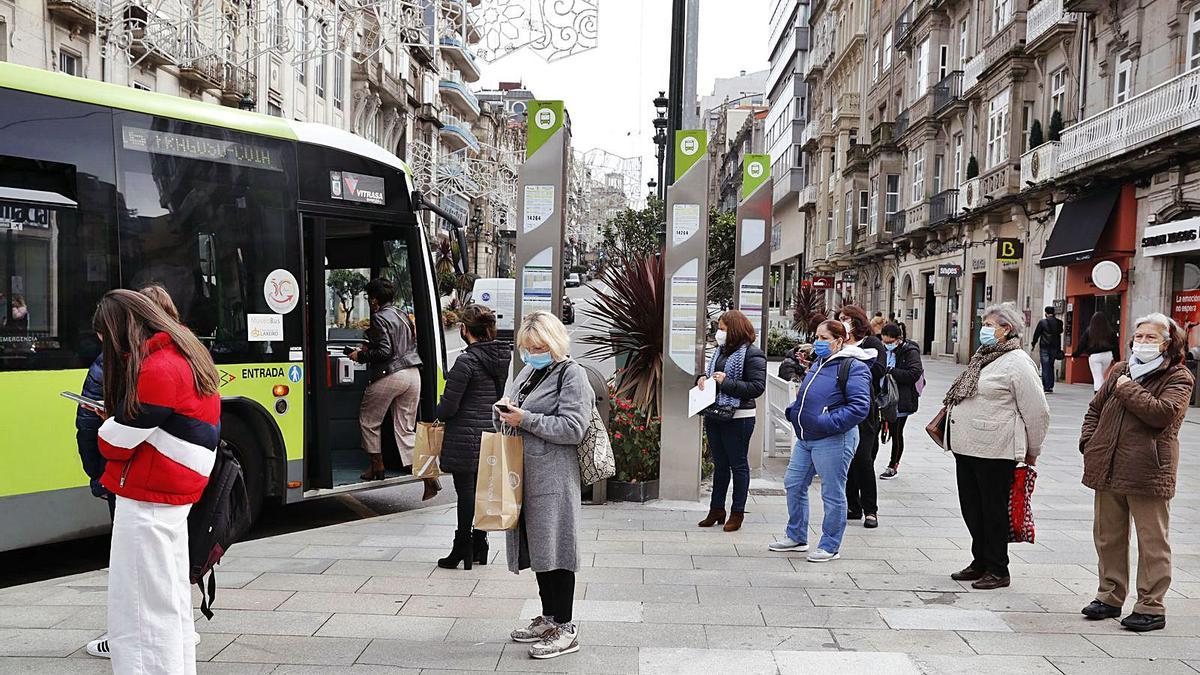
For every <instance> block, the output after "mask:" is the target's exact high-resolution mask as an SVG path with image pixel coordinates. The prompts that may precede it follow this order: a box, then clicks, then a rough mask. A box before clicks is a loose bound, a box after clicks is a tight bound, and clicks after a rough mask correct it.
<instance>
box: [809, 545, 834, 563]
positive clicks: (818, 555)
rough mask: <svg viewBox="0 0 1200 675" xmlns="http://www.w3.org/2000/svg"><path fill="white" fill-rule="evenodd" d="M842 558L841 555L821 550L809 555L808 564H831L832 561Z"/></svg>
mask: <svg viewBox="0 0 1200 675" xmlns="http://www.w3.org/2000/svg"><path fill="white" fill-rule="evenodd" d="M840 557H842V554H841V553H830V552H829V551H826V550H825V549H823V548H819V549H817V550H815V551H813V552H812V553H809V554H808V562H815V563H822V562H829V561H830V560H837V559H838V558H840Z"/></svg>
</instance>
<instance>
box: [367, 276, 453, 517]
mask: <svg viewBox="0 0 1200 675" xmlns="http://www.w3.org/2000/svg"><path fill="white" fill-rule="evenodd" d="M395 299H396V287H395V286H393V285H392V282H390V281H388V280H387V279H374V280H372V281H371V283H369V284H367V303H368V304H369V305H370V306H371V326H370V327H369V328H367V334H366V336H365V337H366V344H365V345H363V346H362V347H361V348H359V349H356V350H354V351H353V352H351V353H350V354H349V358H350V360H351V361H354V362H356V363H365V364H367V389H366V391H364V392H363V397H362V405H361V407H360V408H359V411H358V423H359V426H360V427H361V429H362V443H363V450H366V451H367V457H368V458H370V462H371V463H370V466H368V467H367V470H366V471H364V472H363V473H362V476H360V478H362V479H363V480H383V479H384V477H385V476H384V466H383V441H382V436H381V435H380V427H382V426H383V418H384V417H385V416H386V415H387V413H388V410H389V409H390V410H391V411H392V430H393V432H394V433H395V435H396V448H397V449H398V450H399V451H400V459H401V461H402V462H403V463H404V464H405V466H411V465H412V457H413V445H414V444H415V443H416V439H417V406H418V405H419V404H420V402H421V371H420V365H421V357H420V355H418V354H417V337H416V331H415V330H414V329H413V325H412V322H411V321H410V320H409V318H408V315H407V314H405V313H404V311H402V310H401V309H400V308H399V307H397V306H396V305H395V304H393V302H394V301H395ZM440 489H441V488H440V487H439V486H438V481H437V479H436V478H426V479H425V495H424V496H423V497H421V499H432V498H433V496H434V495H436V494H437V493H438V490H440Z"/></svg>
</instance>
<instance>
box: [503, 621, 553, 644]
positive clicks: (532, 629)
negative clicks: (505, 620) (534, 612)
mask: <svg viewBox="0 0 1200 675" xmlns="http://www.w3.org/2000/svg"><path fill="white" fill-rule="evenodd" d="M554 626H555V623H554V621H553V620H552V619H551V618H550V617H548V616H535V617H533V620H532V621H530V622H529V625H528V626H526V627H525V628H518V629H516V630H514V631H513V632H511V633H509V634H508V636H509V637H510V638H512V641H513V642H538V641H540V640H541V639H542V638H544V637H546V635H548V634H549V633H550V632H551V631H553V630H554Z"/></svg>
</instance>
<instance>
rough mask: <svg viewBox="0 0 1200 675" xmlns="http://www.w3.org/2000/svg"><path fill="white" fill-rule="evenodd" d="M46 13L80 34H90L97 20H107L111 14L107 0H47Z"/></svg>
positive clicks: (109, 3) (110, 4) (110, 7)
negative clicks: (72, 27)
mask: <svg viewBox="0 0 1200 675" xmlns="http://www.w3.org/2000/svg"><path fill="white" fill-rule="evenodd" d="M46 11H47V12H49V13H50V16H52V17H54V18H55V19H57V20H59V21H62V22H63V23H66V24H69V25H71V26H74V27H75V28H76V29H78V30H79V31H80V32H81V33H84V34H90V33H92V32H93V31H95V30H96V23H97V19H102V18H107V16H108V15H109V14H111V13H112V3H111V2H109V1H107V0H48V1H47V2H46Z"/></svg>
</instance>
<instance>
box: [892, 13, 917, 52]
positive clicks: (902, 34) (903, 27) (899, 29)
mask: <svg viewBox="0 0 1200 675" xmlns="http://www.w3.org/2000/svg"><path fill="white" fill-rule="evenodd" d="M912 27H913V5H912V3H909V5H908V7H905V8H904V11H903V12H901V13H900V16H899V17H897V19H896V23H895V25H894V26H892V35H893V36H894V37H893V38H892V41H893V43H894V44H895V45H896V46H897V47H899V46H900V43H902V42H904V38H906V37H908V31H909V30H911V29H912Z"/></svg>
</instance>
